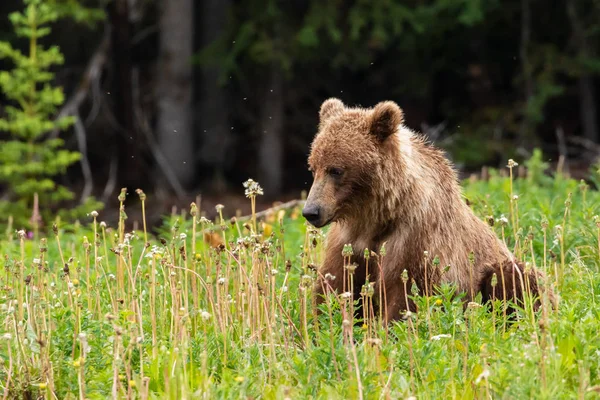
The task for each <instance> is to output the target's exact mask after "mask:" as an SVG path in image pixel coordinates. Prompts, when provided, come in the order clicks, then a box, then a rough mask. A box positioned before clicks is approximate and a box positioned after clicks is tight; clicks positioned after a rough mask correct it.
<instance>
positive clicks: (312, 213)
mask: <svg viewBox="0 0 600 400" xmlns="http://www.w3.org/2000/svg"><path fill="white" fill-rule="evenodd" d="M302 216H303V217H304V218H306V220H307V221H308V222H310V223H311V224H312V223H314V222H317V221H318V220H319V217H320V212H319V207H317V206H314V205H306V206H305V207H304V209H303V210H302Z"/></svg>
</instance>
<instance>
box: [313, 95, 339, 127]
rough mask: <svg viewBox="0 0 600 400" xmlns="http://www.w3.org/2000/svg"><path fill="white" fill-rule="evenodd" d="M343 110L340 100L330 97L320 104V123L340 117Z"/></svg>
mask: <svg viewBox="0 0 600 400" xmlns="http://www.w3.org/2000/svg"><path fill="white" fill-rule="evenodd" d="M344 108H345V107H344V103H342V101H341V100H340V99H336V98H334V97H332V98H330V99H327V100H325V101H324V102H323V104H321V110H320V111H319V118H320V119H321V123H323V122H325V121H327V120H328V119H329V118H331V117H333V116H336V115H340V114H341V113H342V112H343V111H344Z"/></svg>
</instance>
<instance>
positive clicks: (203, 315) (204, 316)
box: [200, 310, 211, 321]
mask: <svg viewBox="0 0 600 400" xmlns="http://www.w3.org/2000/svg"><path fill="white" fill-rule="evenodd" d="M200 317H201V318H202V319H203V320H205V321H208V320H209V319H210V317H211V315H210V313H209V312H207V311H204V310H202V312H201V313H200Z"/></svg>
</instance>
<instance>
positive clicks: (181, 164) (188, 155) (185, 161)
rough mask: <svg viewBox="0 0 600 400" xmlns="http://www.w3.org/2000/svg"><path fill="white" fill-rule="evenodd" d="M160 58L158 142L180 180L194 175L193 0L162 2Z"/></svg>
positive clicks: (185, 182)
mask: <svg viewBox="0 0 600 400" xmlns="http://www.w3.org/2000/svg"><path fill="white" fill-rule="evenodd" d="M159 27H160V50H159V59H158V65H159V68H158V75H157V76H158V82H157V102H158V124H157V136H158V142H159V146H160V148H161V150H162V153H163V154H164V156H165V158H166V159H167V162H168V163H169V164H170V166H171V169H172V171H173V173H174V175H175V176H176V178H177V180H178V181H179V183H181V184H182V185H183V186H184V187H185V186H187V185H189V184H190V183H191V182H192V178H193V176H194V172H195V171H194V141H193V138H194V133H193V128H192V118H191V117H192V111H191V100H192V64H191V56H192V49H193V0H169V1H164V2H162V10H161V13H160V21H159Z"/></svg>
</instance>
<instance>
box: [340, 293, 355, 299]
mask: <svg viewBox="0 0 600 400" xmlns="http://www.w3.org/2000/svg"><path fill="white" fill-rule="evenodd" d="M340 296H341V297H342V299H344V300H347V299H350V298H351V297H352V293H350V292H344V293H342V294H341V295H340Z"/></svg>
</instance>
